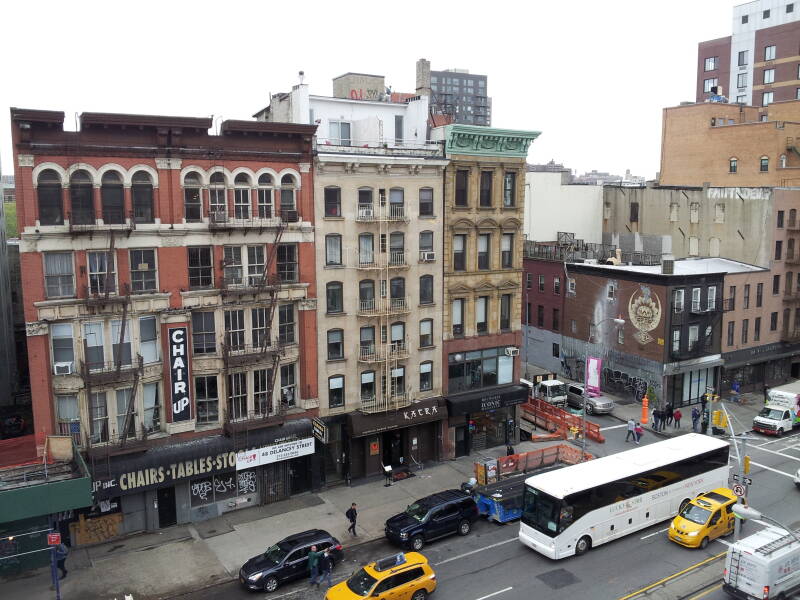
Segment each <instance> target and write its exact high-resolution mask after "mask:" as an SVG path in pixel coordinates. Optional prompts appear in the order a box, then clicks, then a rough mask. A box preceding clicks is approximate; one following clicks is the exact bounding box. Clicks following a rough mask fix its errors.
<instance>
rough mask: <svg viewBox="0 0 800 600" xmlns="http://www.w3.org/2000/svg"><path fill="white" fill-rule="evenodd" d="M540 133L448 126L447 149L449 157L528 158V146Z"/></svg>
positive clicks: (473, 126)
mask: <svg viewBox="0 0 800 600" xmlns="http://www.w3.org/2000/svg"><path fill="white" fill-rule="evenodd" d="M540 133H541V132H539V131H519V130H516V129H495V128H493V127H481V126H479V125H446V126H445V149H446V151H447V155H448V156H449V155H451V154H471V155H474V156H497V157H516V158H525V157H527V156H528V146H530V144H531V142H532V141H533V140H535V139H536V138H537V137H539V134H540Z"/></svg>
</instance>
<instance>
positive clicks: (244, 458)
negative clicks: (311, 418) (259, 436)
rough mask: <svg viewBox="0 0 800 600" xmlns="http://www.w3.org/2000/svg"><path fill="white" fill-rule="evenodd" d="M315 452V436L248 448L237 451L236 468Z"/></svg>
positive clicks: (247, 467) (244, 467)
mask: <svg viewBox="0 0 800 600" xmlns="http://www.w3.org/2000/svg"><path fill="white" fill-rule="evenodd" d="M309 454H314V438H313V437H310V438H303V439H301V440H292V441H289V442H281V443H280V444H272V445H271V446H264V447H263V448H257V449H255V450H246V451H244V452H237V453H236V470H237V471H239V470H241V469H249V468H251V467H260V466H261V465H268V464H270V463H274V462H280V461H282V460H289V459H291V458H297V457H299V456H307V455H309Z"/></svg>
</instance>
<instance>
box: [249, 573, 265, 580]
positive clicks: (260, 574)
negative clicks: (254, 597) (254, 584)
mask: <svg viewBox="0 0 800 600" xmlns="http://www.w3.org/2000/svg"><path fill="white" fill-rule="evenodd" d="M262 575H264V574H263V573H253V574H252V575H250V577H248V578H247V579H248V580H249V581H258V580H259V579H261V576H262Z"/></svg>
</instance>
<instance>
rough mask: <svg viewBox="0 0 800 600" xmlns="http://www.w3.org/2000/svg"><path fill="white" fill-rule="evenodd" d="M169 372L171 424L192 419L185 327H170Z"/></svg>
mask: <svg viewBox="0 0 800 600" xmlns="http://www.w3.org/2000/svg"><path fill="white" fill-rule="evenodd" d="M168 332H169V371H170V384H171V387H172V422H173V423H177V422H178V421H188V420H189V419H191V418H192V406H191V405H192V401H191V390H190V387H191V386H190V385H189V355H188V347H189V346H188V342H187V333H186V327H170V328H169V329H168Z"/></svg>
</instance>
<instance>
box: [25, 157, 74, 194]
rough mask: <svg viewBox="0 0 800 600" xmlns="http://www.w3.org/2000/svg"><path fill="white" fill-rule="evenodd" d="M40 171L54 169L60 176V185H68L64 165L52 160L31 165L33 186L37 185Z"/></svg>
mask: <svg viewBox="0 0 800 600" xmlns="http://www.w3.org/2000/svg"><path fill="white" fill-rule="evenodd" d="M42 171H55V172H56V173H58V176H59V177H60V178H61V187H65V186H67V185H69V177H68V176H67V172H66V170H65V169H64V167H62V166H61V165H57V164H56V163H53V162H43V163H40V164H38V165H36V166H35V167H33V171H31V177H32V178H33V187H34V188H36V187H38V186H39V175H41V173H42Z"/></svg>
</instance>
